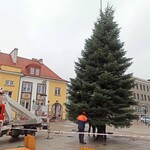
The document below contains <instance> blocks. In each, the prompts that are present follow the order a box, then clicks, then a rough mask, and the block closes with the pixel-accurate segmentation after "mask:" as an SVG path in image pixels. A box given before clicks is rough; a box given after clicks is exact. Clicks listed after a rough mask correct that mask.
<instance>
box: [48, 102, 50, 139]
mask: <svg viewBox="0 0 150 150" xmlns="http://www.w3.org/2000/svg"><path fill="white" fill-rule="evenodd" d="M49 133H50V120H49V101H48V103H47V139H49Z"/></svg>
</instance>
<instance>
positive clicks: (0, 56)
mask: <svg viewBox="0 0 150 150" xmlns="http://www.w3.org/2000/svg"><path fill="white" fill-rule="evenodd" d="M0 65H7V66H10V67H16V68H21V73H22V74H24V75H30V74H29V73H28V72H27V66H28V65H36V66H39V67H40V69H41V72H40V76H39V77H41V78H49V79H52V80H59V81H65V80H63V79H62V78H61V77H59V76H58V75H57V74H56V73H54V72H53V71H52V70H51V69H49V68H48V67H47V66H46V65H44V64H41V63H40V62H39V61H38V60H32V59H27V58H23V57H17V63H13V61H12V58H11V55H10V54H6V53H2V52H0Z"/></svg>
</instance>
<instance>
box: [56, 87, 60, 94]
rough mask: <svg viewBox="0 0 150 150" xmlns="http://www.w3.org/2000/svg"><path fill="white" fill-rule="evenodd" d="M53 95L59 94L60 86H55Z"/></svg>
mask: <svg viewBox="0 0 150 150" xmlns="http://www.w3.org/2000/svg"><path fill="white" fill-rule="evenodd" d="M55 95H60V88H58V87H56V88H55Z"/></svg>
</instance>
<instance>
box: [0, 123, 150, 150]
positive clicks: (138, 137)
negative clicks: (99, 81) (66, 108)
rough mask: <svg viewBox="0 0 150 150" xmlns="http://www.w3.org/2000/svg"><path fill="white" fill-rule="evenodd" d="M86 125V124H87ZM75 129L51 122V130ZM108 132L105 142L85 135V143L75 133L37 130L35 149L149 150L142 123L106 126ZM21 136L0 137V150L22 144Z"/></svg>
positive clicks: (146, 134)
mask: <svg viewBox="0 0 150 150" xmlns="http://www.w3.org/2000/svg"><path fill="white" fill-rule="evenodd" d="M87 127H88V125H87ZM58 130H61V131H66V132H75V131H77V125H76V124H73V123H72V122H69V121H61V122H59V121H57V122H52V123H51V131H58ZM107 131H108V132H113V134H112V135H110V136H108V139H107V141H106V143H105V142H100V141H95V140H93V138H92V136H90V137H89V136H88V135H85V141H86V142H87V144H86V145H82V144H80V143H79V142H78V134H77V133H76V134H75V133H61V134H60V133H55V132H54V133H50V134H49V137H50V138H49V139H46V137H47V132H46V131H45V132H38V133H37V136H36V146H37V150H80V148H81V147H87V148H95V149H96V150H149V149H150V132H149V131H150V128H149V127H147V126H145V125H144V124H142V123H138V124H137V122H133V126H132V127H131V128H128V129H126V128H124V129H114V128H110V127H107ZM23 139H24V138H23V137H19V138H18V139H16V140H13V139H12V138H10V137H6V136H4V137H2V138H0V150H4V149H6V148H15V147H18V146H21V145H23Z"/></svg>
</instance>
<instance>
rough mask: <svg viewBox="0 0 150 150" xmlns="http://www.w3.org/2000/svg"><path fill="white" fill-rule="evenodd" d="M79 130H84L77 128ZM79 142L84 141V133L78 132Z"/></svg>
mask: <svg viewBox="0 0 150 150" xmlns="http://www.w3.org/2000/svg"><path fill="white" fill-rule="evenodd" d="M79 132H84V129H79ZM79 142H80V143H83V142H84V134H80V133H79Z"/></svg>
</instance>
